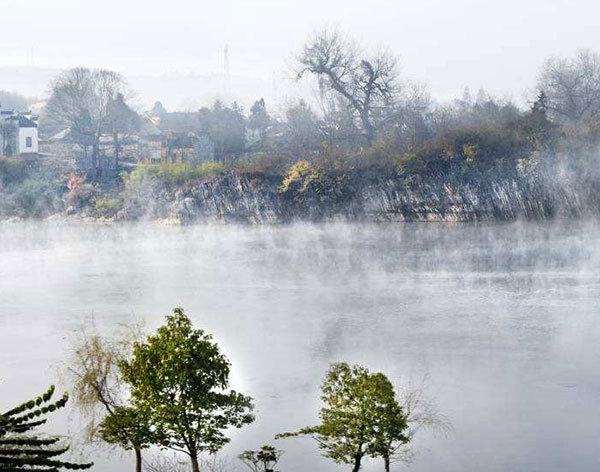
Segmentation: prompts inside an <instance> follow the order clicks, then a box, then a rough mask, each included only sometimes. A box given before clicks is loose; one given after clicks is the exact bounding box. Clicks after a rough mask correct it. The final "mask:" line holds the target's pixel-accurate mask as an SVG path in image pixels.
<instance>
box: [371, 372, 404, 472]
mask: <svg viewBox="0 0 600 472" xmlns="http://www.w3.org/2000/svg"><path fill="white" fill-rule="evenodd" d="M369 390H370V394H371V397H372V398H373V400H372V401H371V402H370V403H369V404H368V405H367V407H368V408H369V410H370V414H371V415H372V417H373V423H374V425H375V427H374V428H373V437H372V442H371V444H370V445H369V448H368V449H369V454H370V455H371V456H373V457H381V458H382V459H383V463H384V467H385V471H386V472H389V471H390V462H391V458H392V457H393V455H394V454H395V453H396V451H398V450H399V449H400V448H401V447H402V446H404V445H405V444H407V443H408V442H409V441H410V439H411V437H410V436H409V434H408V433H409V431H408V421H407V418H406V414H405V412H404V411H403V409H402V407H401V406H400V404H399V403H398V401H397V400H396V392H395V391H394V386H393V385H392V383H391V382H390V381H389V380H388V378H387V377H386V376H385V375H383V374H381V373H377V374H372V375H371V376H370V378H369Z"/></svg>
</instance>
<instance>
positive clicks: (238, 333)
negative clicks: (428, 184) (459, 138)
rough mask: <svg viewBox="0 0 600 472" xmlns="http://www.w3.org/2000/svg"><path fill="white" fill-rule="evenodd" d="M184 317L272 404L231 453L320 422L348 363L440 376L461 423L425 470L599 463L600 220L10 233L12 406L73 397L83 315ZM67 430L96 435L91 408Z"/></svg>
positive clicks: (5, 396)
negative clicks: (329, 386) (68, 377)
mask: <svg viewBox="0 0 600 472" xmlns="http://www.w3.org/2000/svg"><path fill="white" fill-rule="evenodd" d="M175 306H183V307H184V308H185V309H186V312H187V314H188V315H190V317H191V318H192V320H193V321H194V323H195V325H196V326H197V327H202V328H204V329H206V330H207V331H209V332H211V333H213V334H214V336H215V339H216V340H217V341H218V342H219V344H220V345H221V346H222V348H223V350H224V352H225V353H226V354H227V355H228V356H229V358H230V359H231V361H232V363H233V383H234V386H235V387H236V388H237V389H240V390H241V391H243V392H245V393H248V394H251V395H252V396H253V397H254V398H255V401H256V410H257V411H256V413H257V421H256V422H255V423H254V424H253V425H251V426H249V427H246V428H245V429H243V430H241V431H236V432H234V433H233V434H232V438H233V439H232V442H231V444H230V445H229V446H228V447H227V448H226V449H225V450H224V451H223V455H224V456H229V457H234V456H235V455H236V454H238V453H239V452H241V451H243V450H244V449H247V448H257V447H259V446H261V445H263V444H265V443H273V436H274V435H275V434H276V433H280V432H284V431H292V430H296V429H297V428H299V427H302V426H306V425H310V424H312V423H314V422H315V420H316V417H317V412H318V408H319V399H318V395H319V384H320V381H321V378H322V376H323V374H324V372H325V370H326V369H327V366H328V364H329V363H330V362H332V361H341V360H343V361H348V362H352V363H360V364H363V365H365V366H367V367H369V368H370V369H372V370H380V371H383V372H385V373H386V374H387V375H388V376H389V377H390V378H391V379H392V380H393V381H394V382H395V383H397V384H398V385H407V384H421V383H422V382H425V385H426V391H427V392H428V394H429V395H430V396H431V397H433V398H434V399H435V402H436V404H437V406H438V408H439V410H440V411H441V412H443V413H444V414H445V415H446V416H447V417H448V418H449V419H450V420H451V421H452V424H453V426H454V429H455V430H454V432H452V433H451V434H449V435H427V434H425V435H424V436H423V437H422V438H421V441H420V442H418V445H417V446H418V451H417V452H418V455H417V458H416V461H415V462H414V463H413V464H411V465H410V466H409V467H408V468H409V469H410V470H413V471H428V472H433V471H442V470H443V471H446V472H450V471H473V472H475V471H477V472H479V471H482V470H485V471H498V472H506V471H540V472H541V471H543V472H551V471H557V472H558V471H561V472H564V471H569V470H577V471H588V470H589V471H592V470H598V468H599V467H600V454H599V452H598V447H599V445H600V375H599V371H600V226H599V225H597V224H595V223H583V222H568V223H543V224H533V223H511V224H485V225H484V224H459V225H453V224H390V225H387V224H386V225H358V224H356V225H355V224H331V225H300V224H298V225H290V226H279V227H235V226H195V227H166V226H159V225H152V224H137V225H122V226H100V225H76V224H68V225H67V224H59V223H2V224H0V391H1V397H0V398H1V399H2V404H1V405H0V408H1V409H4V408H7V407H9V406H13V404H14V403H17V402H21V401H23V400H26V399H28V398H29V397H32V396H34V395H36V394H38V393H41V392H42V391H43V390H44V389H45V388H46V387H47V386H48V385H49V384H50V383H57V382H58V385H59V387H60V388H59V389H60V390H63V389H64V388H65V386H64V385H61V383H60V381H59V379H58V374H57V371H58V369H59V367H60V366H61V362H63V361H64V360H65V359H66V357H67V355H68V351H69V342H70V339H72V336H73V334H74V333H75V332H76V331H77V330H78V328H80V326H81V323H82V321H83V320H85V319H90V317H92V316H93V317H94V319H95V321H96V323H97V324H98V326H99V327H100V328H101V329H102V330H106V331H108V332H110V330H112V329H114V328H115V327H116V326H117V325H118V324H119V323H122V322H131V321H133V320H134V319H136V318H140V319H144V320H146V322H147V327H148V329H154V328H156V327H157V326H158V325H159V324H160V323H161V322H162V320H163V317H164V315H166V314H168V313H169V312H170V311H171V309H172V308H173V307H175ZM424 379H425V380H424ZM52 424H53V425H54V426H55V428H54V429H55V430H56V429H60V428H62V429H61V431H62V432H69V433H71V434H74V435H75V434H76V433H77V432H78V431H79V428H80V427H81V423H80V421H79V420H78V418H77V415H76V414H75V411H74V410H69V412H67V413H65V412H62V413H57V414H56V415H55V417H54V418H53V419H52ZM57 425H58V428H57ZM274 444H276V445H277V446H278V447H280V448H281V449H284V450H286V453H285V455H284V456H283V458H282V461H281V463H280V466H279V467H278V468H279V469H280V470H282V471H284V472H301V471H302V472H305V471H313V470H314V471H328V470H346V469H347V468H344V467H338V468H337V469H336V468H335V466H332V465H331V464H330V462H329V461H327V460H325V459H323V458H321V457H320V456H319V451H318V449H317V447H316V444H315V443H314V442H313V441H311V440H310V439H288V440H280V441H277V442H275V443H274ZM90 457H92V458H93V460H95V462H96V464H97V465H96V467H95V468H94V469H92V470H95V471H96V472H112V471H117V470H132V468H133V462H132V461H133V458H132V457H130V456H129V455H127V454H121V453H120V452H118V453H117V452H104V453H97V452H94V451H91V452H90ZM406 468H407V467H406V466H405V465H402V464H398V465H396V466H393V469H394V470H403V469H406ZM381 469H382V465H381V464H380V463H374V462H367V464H366V470H381ZM240 470H241V468H240Z"/></svg>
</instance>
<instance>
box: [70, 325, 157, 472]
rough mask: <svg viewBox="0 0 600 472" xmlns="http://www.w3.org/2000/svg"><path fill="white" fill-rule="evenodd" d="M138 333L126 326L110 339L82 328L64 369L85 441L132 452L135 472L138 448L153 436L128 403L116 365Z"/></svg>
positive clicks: (139, 454) (138, 463) (136, 328)
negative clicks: (84, 425) (83, 423)
mask: <svg viewBox="0 0 600 472" xmlns="http://www.w3.org/2000/svg"><path fill="white" fill-rule="evenodd" d="M140 333H141V328H140V326H139V325H132V326H128V327H126V329H125V331H124V332H123V333H121V334H120V335H118V336H115V337H114V338H107V337H104V336H101V335H100V334H99V333H98V332H97V331H96V330H95V327H93V328H92V331H88V330H86V329H85V328H82V330H81V332H80V335H79V337H78V339H77V341H76V342H75V343H74V346H73V353H72V356H71V359H70V361H69V363H68V365H67V369H66V370H67V374H68V377H69V378H70V380H71V382H72V388H73V392H74V396H75V403H76V405H77V407H78V408H79V410H80V411H81V412H82V413H83V415H84V416H85V417H87V418H88V419H89V423H88V427H87V435H88V439H89V440H90V441H92V440H95V439H100V440H102V441H104V442H106V443H108V444H112V445H118V446H121V447H123V448H124V449H125V450H133V451H134V452H135V458H136V471H137V472H140V471H141V469H142V449H144V448H147V447H149V446H150V445H151V444H152V442H153V441H154V440H155V437H154V435H153V434H152V432H151V431H150V427H149V424H148V421H147V417H146V416H144V415H143V414H142V412H141V411H138V410H136V409H135V408H133V407H132V406H131V405H130V404H129V403H130V402H129V401H128V388H127V384H126V383H125V382H124V381H123V377H122V373H121V370H120V368H119V362H121V361H123V360H125V359H126V358H127V356H128V355H130V354H131V350H132V348H133V342H134V341H135V340H136V339H139V338H140V337H141V334H140Z"/></svg>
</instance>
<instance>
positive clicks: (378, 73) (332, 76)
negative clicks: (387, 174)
mask: <svg viewBox="0 0 600 472" xmlns="http://www.w3.org/2000/svg"><path fill="white" fill-rule="evenodd" d="M298 64H299V65H298V70H297V75H298V78H299V79H300V78H302V77H303V76H304V74H306V73H307V72H309V73H311V74H314V75H316V76H317V78H318V80H319V85H320V86H321V87H322V88H323V89H324V90H328V91H333V92H335V93H337V94H339V95H340V96H341V97H342V98H343V99H344V100H345V101H346V102H347V104H348V105H349V106H350V107H351V109H352V110H353V112H354V113H355V115H356V116H357V117H358V119H359V120H360V123H361V127H362V131H363V132H364V134H365V137H366V138H367V141H368V143H369V144H370V143H372V142H373V140H374V138H375V126H374V124H373V116H372V115H373V111H374V109H375V108H377V107H381V106H387V105H389V104H390V103H391V102H392V100H393V97H394V93H395V91H396V60H395V58H394V57H392V56H391V55H390V54H388V53H385V52H382V53H378V54H373V55H371V56H370V57H367V56H366V55H365V53H364V52H363V51H361V50H360V49H359V48H358V47H357V46H356V45H354V44H353V43H352V42H351V41H349V40H347V39H346V38H345V37H343V36H342V35H341V34H340V33H339V32H337V31H333V32H331V31H328V30H323V31H321V32H319V33H317V34H316V35H315V36H314V37H313V38H312V39H311V40H310V41H309V42H308V43H307V44H306V45H305V46H304V49H303V51H302V53H301V54H300V56H299V57H298Z"/></svg>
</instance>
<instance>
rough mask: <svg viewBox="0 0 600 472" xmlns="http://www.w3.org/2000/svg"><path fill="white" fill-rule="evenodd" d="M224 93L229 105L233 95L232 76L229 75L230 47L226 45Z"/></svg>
mask: <svg viewBox="0 0 600 472" xmlns="http://www.w3.org/2000/svg"><path fill="white" fill-rule="evenodd" d="M223 95H224V97H225V105H229V100H230V96H231V77H230V75H229V47H228V46H227V45H225V51H224V53H223Z"/></svg>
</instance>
